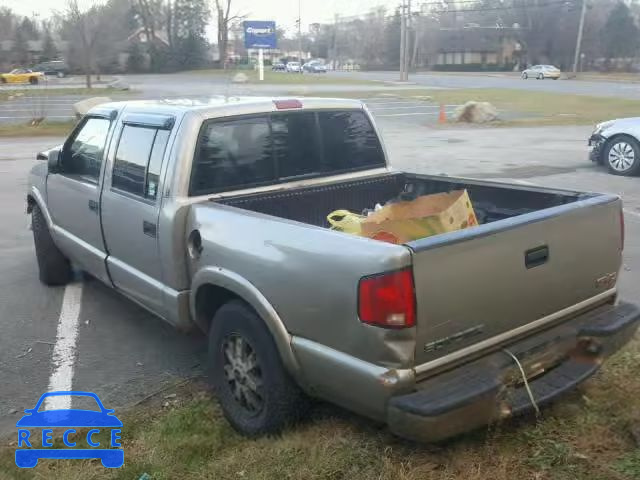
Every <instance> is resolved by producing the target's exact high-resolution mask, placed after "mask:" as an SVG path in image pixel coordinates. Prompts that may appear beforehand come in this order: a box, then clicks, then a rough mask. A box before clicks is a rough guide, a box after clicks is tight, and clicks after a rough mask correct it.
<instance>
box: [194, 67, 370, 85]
mask: <svg viewBox="0 0 640 480" xmlns="http://www.w3.org/2000/svg"><path fill="white" fill-rule="evenodd" d="M185 73H188V74H191V75H203V76H211V75H215V76H224V77H227V78H228V79H229V81H231V79H232V78H233V77H234V75H236V74H238V73H243V74H245V75H246V76H247V77H248V82H247V83H260V84H265V85H266V84H269V85H317V84H328V85H380V82H373V81H370V80H362V79H358V78H351V77H347V76H340V77H337V76H334V75H332V74H331V73H329V74H323V73H313V74H312V73H304V74H302V75H301V74H299V73H288V72H274V71H272V70H271V67H265V71H264V81H262V82H261V81H260V80H258V71H257V70H220V69H210V70H191V71H189V72H185Z"/></svg>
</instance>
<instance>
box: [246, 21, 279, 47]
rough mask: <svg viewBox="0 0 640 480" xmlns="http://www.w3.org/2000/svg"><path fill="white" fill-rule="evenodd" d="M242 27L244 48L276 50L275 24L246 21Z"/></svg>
mask: <svg viewBox="0 0 640 480" xmlns="http://www.w3.org/2000/svg"><path fill="white" fill-rule="evenodd" d="M243 27H244V46H245V48H276V22H272V21H270V20H269V21H260V20H247V21H245V22H243Z"/></svg>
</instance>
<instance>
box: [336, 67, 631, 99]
mask: <svg viewBox="0 0 640 480" xmlns="http://www.w3.org/2000/svg"><path fill="white" fill-rule="evenodd" d="M335 75H337V76H347V75H348V76H352V77H356V78H362V79H363V80H378V81H396V80H397V79H398V73H396V72H357V73H354V72H344V73H343V72H340V73H338V72H336V73H335ZM638 78H639V80H640V75H639V76H638ZM409 82H411V83H414V84H416V85H419V86H422V87H423V88H497V89H502V88H507V89H512V90H525V91H532V92H551V93H566V94H572V95H592V96H596V97H620V98H629V99H638V98H640V84H639V83H625V82H605V81H597V82H596V81H585V80H566V79H560V80H542V81H540V80H533V79H529V80H522V79H521V78H520V77H519V75H518V74H513V73H495V74H473V73H469V74H455V75H451V74H444V73H437V72H435V73H414V74H411V75H409Z"/></svg>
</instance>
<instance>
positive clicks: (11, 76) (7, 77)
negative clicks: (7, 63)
mask: <svg viewBox="0 0 640 480" xmlns="http://www.w3.org/2000/svg"><path fill="white" fill-rule="evenodd" d="M41 80H44V73H42V72H33V71H31V70H29V69H28V68H16V69H14V70H11V71H10V72H9V73H0V83H30V84H31V85H35V84H37V83H38V82H40V81H41Z"/></svg>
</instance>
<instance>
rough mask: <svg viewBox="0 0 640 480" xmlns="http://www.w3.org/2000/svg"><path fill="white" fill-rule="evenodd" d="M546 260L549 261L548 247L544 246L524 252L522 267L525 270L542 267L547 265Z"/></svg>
mask: <svg viewBox="0 0 640 480" xmlns="http://www.w3.org/2000/svg"><path fill="white" fill-rule="evenodd" d="M547 260H549V247H547V246H546V245H542V246H541V247H536V248H532V249H531V250H527V251H526V252H524V266H525V267H527V268H533V267H537V266H539V265H543V264H545V263H547Z"/></svg>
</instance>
